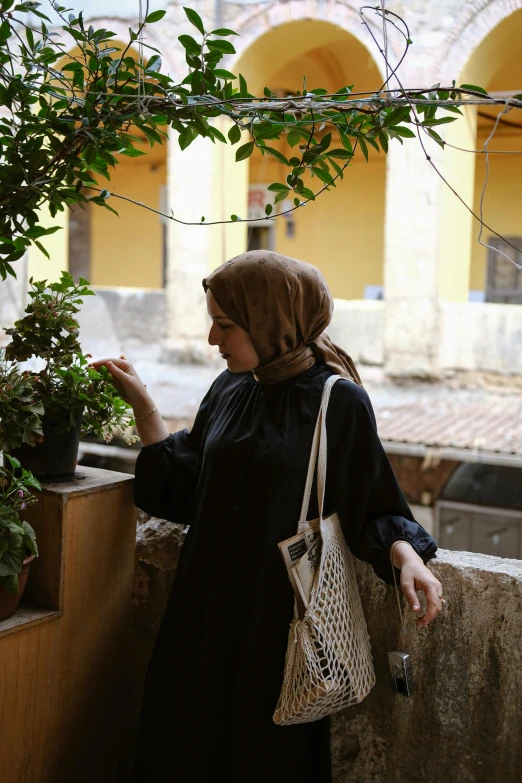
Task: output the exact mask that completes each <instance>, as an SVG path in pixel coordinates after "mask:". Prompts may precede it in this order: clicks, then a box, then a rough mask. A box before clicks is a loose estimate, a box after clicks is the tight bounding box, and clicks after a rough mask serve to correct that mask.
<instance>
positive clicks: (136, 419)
mask: <svg viewBox="0 0 522 783" xmlns="http://www.w3.org/2000/svg"><path fill="white" fill-rule="evenodd" d="M157 410H158V406H157V405H156V407H155V408H153V409H152V410H151V411H149V412H148V413H144V414H143V416H135V417H134V421H139V420H140V419H146V418H147V416H150V414H151V413H154V411H157Z"/></svg>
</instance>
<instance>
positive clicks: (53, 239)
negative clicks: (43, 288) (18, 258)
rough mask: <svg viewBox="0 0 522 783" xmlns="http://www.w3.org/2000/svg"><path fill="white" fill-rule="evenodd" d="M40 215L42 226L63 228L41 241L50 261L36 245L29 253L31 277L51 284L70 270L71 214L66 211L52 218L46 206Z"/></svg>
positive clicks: (28, 265)
mask: <svg viewBox="0 0 522 783" xmlns="http://www.w3.org/2000/svg"><path fill="white" fill-rule="evenodd" d="M40 214H41V219H40V222H39V224H40V225H41V226H45V227H47V228H50V227H51V226H61V230H60V231H55V233H54V234H50V235H49V236H47V237H42V238H41V239H40V242H41V244H42V245H43V246H44V247H45V249H46V250H47V252H48V253H49V256H50V259H49V258H46V256H45V255H44V254H43V253H42V252H41V250H38V248H37V247H36V245H31V247H30V248H29V251H28V263H27V271H28V275H29V277H34V279H35V280H48V281H49V283H54V282H56V281H57V280H59V279H60V274H61V272H62V271H67V269H68V258H67V248H68V233H69V231H68V229H69V213H68V210H67V209H66V210H65V211H64V212H58V214H57V215H56V217H55V218H52V217H51V215H50V214H49V208H48V207H47V205H45V206H43V207H42V208H41V210H40Z"/></svg>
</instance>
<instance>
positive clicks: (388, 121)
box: [384, 106, 411, 127]
mask: <svg viewBox="0 0 522 783" xmlns="http://www.w3.org/2000/svg"><path fill="white" fill-rule="evenodd" d="M410 111H411V109H410V107H409V106H397V108H396V109H393V110H392V111H391V112H390V113H389V114H387V115H386V118H385V120H384V126H385V127H387V126H388V125H398V124H399V123H400V122H404V120H408V119H409V118H410Z"/></svg>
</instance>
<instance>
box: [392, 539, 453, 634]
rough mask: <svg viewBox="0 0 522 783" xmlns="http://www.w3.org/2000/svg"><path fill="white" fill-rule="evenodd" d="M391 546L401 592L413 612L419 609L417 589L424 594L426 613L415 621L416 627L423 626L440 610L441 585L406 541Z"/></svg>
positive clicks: (441, 600)
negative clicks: (399, 579)
mask: <svg viewBox="0 0 522 783" xmlns="http://www.w3.org/2000/svg"><path fill="white" fill-rule="evenodd" d="M392 546H393V552H392V560H393V564H394V566H396V568H400V570H401V588H402V592H403V593H404V595H405V597H406V600H407V601H408V603H409V605H410V607H411V609H412V610H413V611H414V612H419V611H420V604H419V599H418V597H417V591H422V592H423V593H424V595H425V596H426V604H427V606H426V613H425V614H424V616H423V617H418V618H417V620H416V621H415V625H416V626H417V628H425V627H426V626H427V625H428V623H430V622H431V621H432V620H433V619H434V618H435V617H437V615H438V614H439V613H440V611H441V610H442V602H443V598H442V585H441V583H440V582H439V580H438V579H437V577H436V576H434V575H433V574H432V573H431V571H430V570H429V568H427V567H426V566H425V565H424V563H423V562H422V559H421V558H420V557H419V555H418V554H417V553H416V552H415V550H414V549H413V547H412V546H411V545H410V544H408V542H407V541H399V542H396V543H395V544H393V545H392Z"/></svg>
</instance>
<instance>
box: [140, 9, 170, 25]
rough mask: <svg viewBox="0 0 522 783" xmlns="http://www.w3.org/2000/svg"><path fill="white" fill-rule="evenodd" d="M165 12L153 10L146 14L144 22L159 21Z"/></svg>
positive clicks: (152, 22)
mask: <svg viewBox="0 0 522 783" xmlns="http://www.w3.org/2000/svg"><path fill="white" fill-rule="evenodd" d="M165 14H166V11H153V12H152V13H151V14H149V15H148V16H147V18H146V19H145V22H146V23H147V24H154V22H159V20H160V19H163V17H164V16H165Z"/></svg>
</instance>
